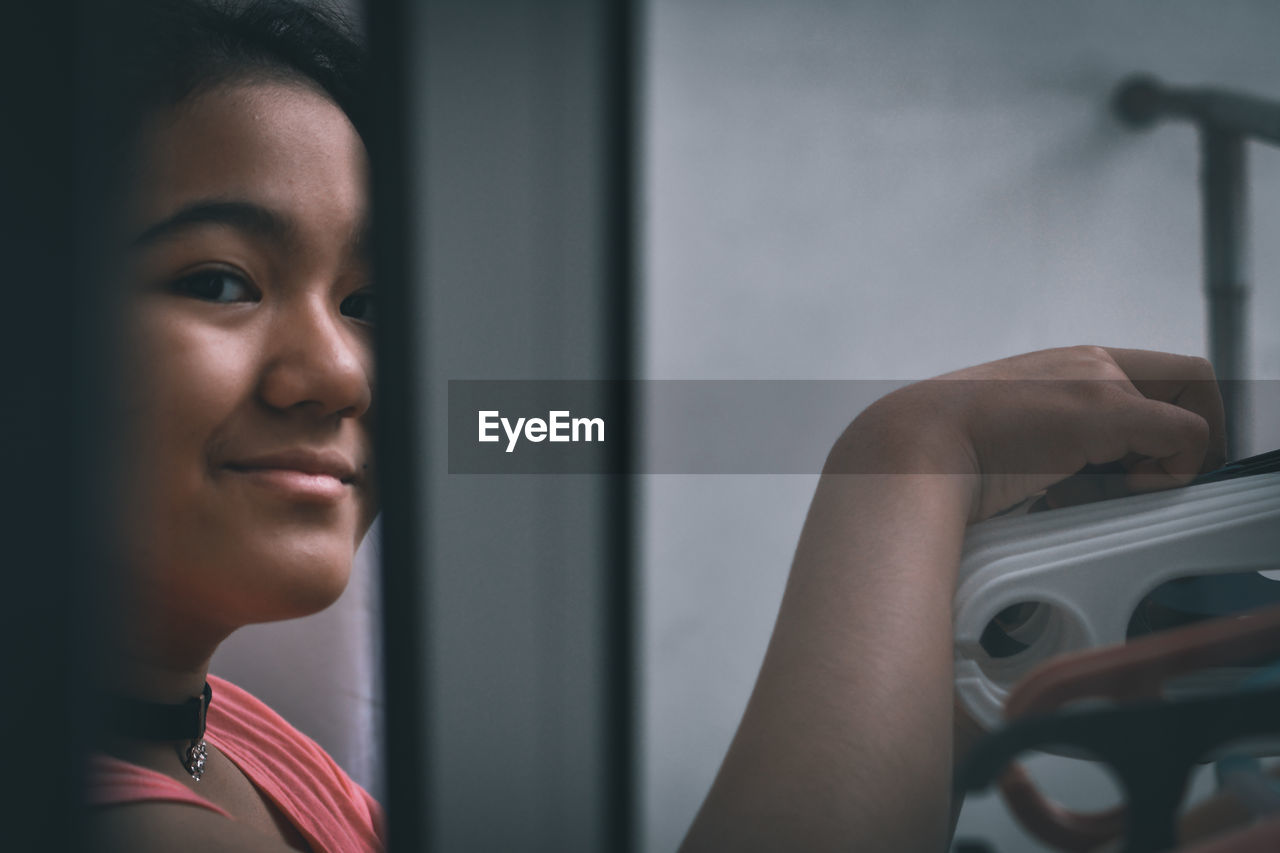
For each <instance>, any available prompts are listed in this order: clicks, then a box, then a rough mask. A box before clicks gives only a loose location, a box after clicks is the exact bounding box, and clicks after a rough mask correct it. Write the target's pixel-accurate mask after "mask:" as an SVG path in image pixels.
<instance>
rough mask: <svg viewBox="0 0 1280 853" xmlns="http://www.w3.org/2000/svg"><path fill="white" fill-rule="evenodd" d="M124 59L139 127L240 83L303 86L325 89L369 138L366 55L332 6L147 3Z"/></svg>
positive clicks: (283, 0) (271, 1)
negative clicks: (296, 82)
mask: <svg viewBox="0 0 1280 853" xmlns="http://www.w3.org/2000/svg"><path fill="white" fill-rule="evenodd" d="M135 13H136V17H135V18H133V19H132V21H131V22H130V25H129V26H128V33H127V37H126V40H127V42H128V43H129V44H130V48H131V50H130V51H129V53H127V54H125V55H124V56H122V57H121V59H122V62H123V65H124V68H123V72H124V77H125V81H124V82H125V89H126V94H127V96H128V100H129V109H130V111H131V112H132V113H133V115H132V118H131V120H129V122H128V124H129V125H131V126H133V127H137V126H138V124H139V122H140V121H141V120H142V119H143V118H145V116H146V115H147V114H149V113H151V112H154V111H155V110H157V109H160V108H165V107H173V106H176V105H178V104H180V103H182V102H183V101H185V100H187V99H188V98H191V97H193V96H195V95H198V94H200V93H201V92H203V91H206V90H208V89H210V88H213V87H215V86H218V85H221V84H224V83H228V82H233V81H236V80H241V79H248V80H302V81H305V82H310V83H312V84H314V85H316V86H318V87H320V89H322V90H323V91H324V92H325V93H327V94H328V96H329V97H330V98H332V99H333V100H334V102H335V103H336V104H337V105H338V106H339V107H340V108H341V109H342V111H343V112H345V113H346V114H347V117H348V118H349V119H350V120H351V123H352V124H353V125H354V126H355V128H356V131H357V132H359V133H360V134H361V136H362V137H363V136H364V131H365V122H366V110H365V107H364V98H365V92H364V89H365V74H364V66H365V58H364V48H363V47H362V45H361V43H360V40H359V38H358V37H357V35H356V31H355V28H354V26H353V25H352V24H351V23H350V22H349V21H348V20H347V19H346V18H345V17H344V16H342V15H341V14H340V13H339V12H338V11H337V10H336V9H334V8H333V7H331V6H327V5H322V4H321V3H319V2H310V3H305V4H304V3H301V2H297V0H252V1H251V2H234V0H143V2H141V3H139V4H137V6H136V7H135Z"/></svg>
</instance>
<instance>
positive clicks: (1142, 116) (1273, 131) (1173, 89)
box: [1112, 74, 1280, 145]
mask: <svg viewBox="0 0 1280 853" xmlns="http://www.w3.org/2000/svg"><path fill="white" fill-rule="evenodd" d="M1112 106H1113V108H1114V109H1115V112H1116V114H1117V115H1118V116H1119V117H1120V118H1121V119H1122V120H1123V121H1125V122H1126V123H1127V124H1129V125H1131V126H1133V127H1150V126H1151V125H1153V124H1155V123H1156V122H1157V121H1160V120H1162V119H1185V120H1187V121H1191V122H1194V123H1196V124H1197V125H1200V126H1201V127H1207V128H1210V129H1213V130H1216V131H1221V132H1224V133H1230V134H1233V135H1236V136H1245V137H1248V138H1250V139H1258V140H1261V141H1263V142H1269V143H1271V144H1273V145H1280V103H1277V102H1276V101H1271V100H1268V99H1266V98H1260V97H1257V96H1256V95H1248V94H1244V93H1241V92H1232V91H1229V90H1226V89H1215V88H1210V87H1181V86H1169V85H1166V84H1165V83H1163V82H1161V81H1160V80H1158V79H1157V78H1155V77H1151V76H1148V75H1145V74H1142V75H1135V76H1133V77H1129V78H1127V79H1125V80H1124V81H1122V82H1121V83H1120V85H1119V86H1118V87H1116V91H1115V95H1114V97H1113V100H1112Z"/></svg>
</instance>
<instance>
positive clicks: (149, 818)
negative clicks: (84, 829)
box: [89, 802, 296, 853]
mask: <svg viewBox="0 0 1280 853" xmlns="http://www.w3.org/2000/svg"><path fill="white" fill-rule="evenodd" d="M89 833H90V838H92V839H93V840H94V841H95V842H97V843H95V845H94V847H95V849H101V850H104V851H108V853H123V851H130V853H161V851H165V853H168V851H173V850H183V851H185V852H186V853H296V851H294V850H293V849H292V848H290V847H289V846H287V845H286V844H285V843H284V842H282V841H281V840H280V839H278V838H272V837H269V836H267V835H264V834H263V833H261V832H259V831H258V830H256V829H254V828H253V827H251V826H248V825H246V824H243V823H240V822H239V821H235V820H231V819H230V818H226V817H223V816H222V815H220V814H218V813H217V812H212V811H209V810H208V809H205V808H201V807H200V806H194V805H189V804H186V803H166V802H141V803H125V804H122V805H113V806H98V807H96V808H93V809H91V810H90V812H89Z"/></svg>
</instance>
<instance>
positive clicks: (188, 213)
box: [130, 199, 294, 249]
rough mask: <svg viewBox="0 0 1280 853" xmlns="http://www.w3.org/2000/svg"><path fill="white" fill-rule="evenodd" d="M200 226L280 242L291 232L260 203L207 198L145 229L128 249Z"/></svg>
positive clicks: (290, 225)
mask: <svg viewBox="0 0 1280 853" xmlns="http://www.w3.org/2000/svg"><path fill="white" fill-rule="evenodd" d="M200 225H228V226H230V227H232V228H236V229H238V230H240V231H244V232H247V233H249V234H252V235H255V236H259V237H266V238H269V239H272V240H281V241H282V240H287V239H290V238H291V237H292V236H293V233H294V227H293V223H292V222H290V221H289V219H287V218H286V217H284V216H282V215H280V214H279V213H277V212H275V211H273V210H270V209H269V208H266V207H263V206H262V205H260V204H254V203H253V202H248V201H227V200H218V199H208V200H203V201H196V202H192V203H191V204H188V205H186V206H185V207H183V208H181V209H179V210H178V211H177V212H176V213H174V214H172V215H170V216H167V217H165V218H164V219H162V220H160V221H159V222H157V223H155V224H154V225H150V226H148V227H147V228H146V229H145V230H144V231H143V232H142V233H141V234H139V235H138V236H137V237H135V238H134V239H133V242H132V243H130V246H131V247H132V248H134V249H138V248H142V247H144V246H149V245H151V244H153V243H157V242H160V241H163V240H167V239H169V238H171V237H173V236H174V235H176V234H179V233H181V232H183V231H186V230H188V229H191V228H194V227H197V226H200Z"/></svg>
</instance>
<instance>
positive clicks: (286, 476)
mask: <svg viewBox="0 0 1280 853" xmlns="http://www.w3.org/2000/svg"><path fill="white" fill-rule="evenodd" d="M223 468H224V469H225V470H227V471H229V472H231V473H232V474H235V475H237V476H239V477H243V478H244V480H245V482H248V483H249V484H251V485H253V486H256V487H258V488H261V489H264V490H266V491H267V492H270V493H273V494H275V495H277V496H279V497H282V498H284V499H286V500H291V501H300V502H304V503H337V502H338V501H341V500H342V499H343V498H345V497H346V496H347V495H348V493H349V492H350V491H351V488H352V487H353V486H354V485H355V484H356V479H357V474H356V467H355V465H354V464H353V463H351V462H350V461H349V460H348V459H347V458H346V457H345V456H343V455H342V454H341V453H338V452H335V451H322V450H289V451H284V452H279V453H270V454H263V455H260V456H254V457H251V458H247V459H235V460H233V461H231V462H228V463H226V464H224V465H223Z"/></svg>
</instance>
